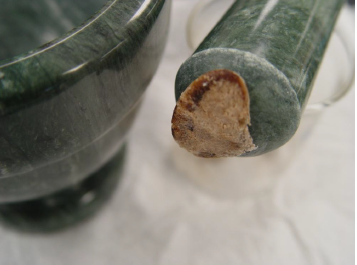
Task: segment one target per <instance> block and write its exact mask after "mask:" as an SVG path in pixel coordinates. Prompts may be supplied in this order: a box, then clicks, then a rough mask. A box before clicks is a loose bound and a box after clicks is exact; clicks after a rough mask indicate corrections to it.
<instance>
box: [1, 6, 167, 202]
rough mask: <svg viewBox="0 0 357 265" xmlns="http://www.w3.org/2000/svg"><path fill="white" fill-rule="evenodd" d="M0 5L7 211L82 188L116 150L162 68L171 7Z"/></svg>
mask: <svg viewBox="0 0 357 265" xmlns="http://www.w3.org/2000/svg"><path fill="white" fill-rule="evenodd" d="M0 5H1V8H0V36H1V41H0V204H2V205H4V204H8V203H22V202H25V201H29V200H38V199H41V198H43V197H48V196H49V195H51V194H53V193H56V192H60V191H62V190H64V189H67V188H71V187H73V186H78V185H80V183H81V182H82V181H83V180H85V179H86V178H87V177H88V176H90V175H93V174H94V173H95V172H96V171H98V170H99V169H100V168H103V167H104V166H105V165H106V164H108V163H109V161H110V160H111V159H112V158H113V157H114V156H115V155H116V154H117V153H118V151H119V149H120V148H121V147H122V146H123V144H124V142H125V139H126V138H125V136H126V134H127V132H128V130H129V128H130V126H131V125H132V123H133V120H134V118H135V115H136V113H137V109H138V106H139V105H140V104H139V103H140V99H141V97H142V95H143V93H144V91H145V89H146V87H147V86H148V84H149V82H150V80H151V79H152V77H153V75H154V73H155V71H156V69H157V67H158V64H159V62H160V59H161V56H162V53H163V50H164V46H165V43H166V39H167V33H168V25H169V14H170V1H169V0H167V1H165V0H137V1H130V0H110V1H108V0H89V1H82V0H63V1H48V0H36V1H27V0H18V1H12V0H0ZM41 45H42V46H41ZM102 171H103V170H102ZM103 178H104V176H103Z"/></svg>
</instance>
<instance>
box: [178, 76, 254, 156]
mask: <svg viewBox="0 0 357 265" xmlns="http://www.w3.org/2000/svg"><path fill="white" fill-rule="evenodd" d="M171 122H172V126H171V129H172V135H173V137H174V139H175V140H176V142H177V143H178V144H179V145H180V146H181V147H183V148H185V149H187V150H188V151H189V152H191V153H193V154H194V155H196V156H199V157H205V158H212V157H229V156H239V155H242V154H244V153H245V152H248V151H252V150H254V149H256V147H255V145H254V144H253V139H252V137H251V136H250V134H249V130H248V125H250V113H249V93H248V89H247V87H246V85H245V82H244V80H243V79H242V78H241V77H240V76H239V75H238V74H236V73H234V72H232V71H230V70H225V69H222V70H214V71H210V72H207V73H205V74H203V75H201V76H200V77H198V78H197V79H196V80H194V81H193V82H192V83H191V84H190V86H189V87H188V88H187V89H186V90H185V91H184V92H183V93H182V94H181V96H180V98H179V100H178V102H177V104H176V107H175V110H174V113H173V117H172V121H171Z"/></svg>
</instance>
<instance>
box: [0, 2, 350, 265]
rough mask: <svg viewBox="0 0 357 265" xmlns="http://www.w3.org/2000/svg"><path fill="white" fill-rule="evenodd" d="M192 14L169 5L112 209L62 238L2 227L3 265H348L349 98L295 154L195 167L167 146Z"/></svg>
mask: <svg viewBox="0 0 357 265" xmlns="http://www.w3.org/2000/svg"><path fill="white" fill-rule="evenodd" d="M194 3H195V1H191V0H180V1H179V0H174V1H173V9H172V21H171V29H170V34H169V40H168V45H167V48H166V51H165V54H164V59H163V61H162V63H161V65H160V68H159V70H158V72H157V75H156V77H155V78H154V80H153V81H152V83H151V85H150V87H149V89H148V91H147V93H146V96H145V100H144V103H143V106H142V108H141V111H140V114H139V116H138V119H137V121H136V123H135V126H134V128H133V130H132V134H131V135H130V142H129V156H128V160H127V162H128V163H127V165H126V169H125V176H124V179H123V181H122V182H121V185H120V187H119V188H118V192H117V193H116V194H115V196H114V198H113V199H112V200H111V201H110V203H109V204H108V205H106V206H105V208H104V209H103V210H102V211H100V212H99V214H98V215H96V216H95V217H94V218H92V219H90V220H89V221H88V222H85V223H83V224H81V225H80V226H76V227H73V228H71V229H69V230H66V231H63V232H59V233H55V234H50V235H33V234H32V235H30V234H18V233H17V232H14V231H10V230H5V229H4V228H2V227H0V264H1V265H29V264H34V265H35V264H36V265H49V264H51V265H60V264H61V265H62V264H66V265H81V264H88V265H106V264H136V265H176V264H177V265H184V264H190V265H191V264H192V265H201V264H202V265H217V264H224V265H233V264H234V265H236V264H244V265H253V264H254V265H262V264H264V265H276V264H284V265H285V264H289V265H295V264H296V265H304V264H311V265H329V264H331V265H337V264H338V265H351V264H353V263H354V91H352V92H350V93H349V94H348V95H347V96H346V97H345V98H343V99H342V100H341V101H340V102H338V103H337V104H335V105H333V106H332V107H330V108H328V109H327V110H326V111H325V112H324V113H323V114H322V116H321V117H320V119H319V120H318V124H317V125H316V126H315V128H314V130H312V131H311V132H310V133H309V135H305V134H303V135H300V136H297V138H296V139H298V140H299V141H297V143H296V146H298V147H299V148H297V149H296V148H295V147H294V148H292V147H289V146H287V147H286V148H285V149H282V150H281V151H279V152H277V153H273V154H272V155H269V156H267V157H261V158H257V159H256V160H254V159H250V158H244V159H241V158H236V159H226V160H221V159H219V160H204V159H198V158H195V157H193V156H191V155H190V154H188V153H186V152H185V151H183V150H181V149H180V148H179V147H178V146H177V145H176V144H175V142H174V141H173V139H172V136H171V131H170V121H171V115H172V111H173V108H174V105H175V99H174V79H175V75H176V72H177V70H178V68H179V66H180V64H181V63H182V62H183V61H184V60H185V59H186V58H187V57H188V56H189V55H190V54H191V50H190V49H189V48H188V47H187V44H186V40H185V26H186V21H187V17H188V14H189V12H190V10H191V8H192V6H193V5H194ZM301 139H303V140H301ZM294 150H296V151H294ZM277 165H279V166H277ZM258 171H259V172H260V174H255V173H256V172H258Z"/></svg>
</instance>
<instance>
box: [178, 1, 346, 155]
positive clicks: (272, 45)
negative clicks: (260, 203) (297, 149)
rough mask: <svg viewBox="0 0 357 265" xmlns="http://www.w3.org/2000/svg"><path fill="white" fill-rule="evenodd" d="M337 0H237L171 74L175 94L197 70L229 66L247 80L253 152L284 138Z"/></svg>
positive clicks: (296, 118) (301, 103) (292, 127)
mask: <svg viewBox="0 0 357 265" xmlns="http://www.w3.org/2000/svg"><path fill="white" fill-rule="evenodd" d="M343 3H344V1H342V0H337V1H336V0H301V1H296V0H276V1H274V0H270V1H268V0H238V1H236V2H235V3H234V4H233V5H232V7H231V8H230V9H229V10H228V12H227V13H226V14H225V15H224V16H223V18H222V19H221V20H220V22H219V23H218V24H217V25H216V26H215V27H214V29H213V30H212V31H211V32H210V33H209V35H208V36H207V37H206V38H205V40H204V41H203V42H202V43H201V45H200V46H199V47H198V49H197V50H196V51H195V53H194V55H193V56H192V57H191V58H189V59H188V60H187V61H186V62H185V63H184V64H183V65H182V66H181V68H180V70H179V72H178V74H177V77H176V98H178V97H179V95H180V94H181V93H182V92H183V91H184V90H185V89H186V88H187V87H188V85H189V84H190V83H191V82H192V81H193V80H194V79H196V78H197V77H198V76H200V75H201V74H203V73H205V72H207V71H210V70H214V69H221V68H223V69H229V70H232V71H235V72H237V73H238V74H240V75H241V76H242V77H243V78H244V80H245V81H246V83H247V86H248V89H249V93H250V99H251V120H252V122H251V123H252V126H251V127H250V128H249V130H250V133H251V135H252V137H253V141H254V143H255V144H256V145H257V146H258V149H257V150H255V151H253V152H250V153H248V154H246V155H247V156H252V155H259V154H263V153H265V152H268V151H271V150H274V149H276V148H278V147H279V146H281V145H283V144H284V143H286V142H287V141H288V140H289V139H290V138H291V137H292V136H293V134H294V133H295V131H296V130H297V128H298V125H299V122H300V117H301V114H302V111H303V109H304V107H305V105H306V102H307V99H308V97H309V95H310V93H311V90H312V86H313V81H314V78H315V77H316V73H317V70H318V67H319V65H320V62H321V60H322V57H323V54H324V51H325V49H326V46H327V43H328V40H329V37H330V35H331V31H332V30H333V27H334V24H335V21H336V18H337V15H338V14H339V11H340V8H341V6H342V4H343Z"/></svg>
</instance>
